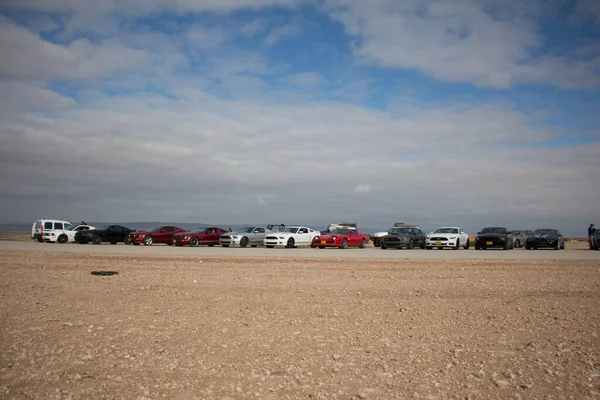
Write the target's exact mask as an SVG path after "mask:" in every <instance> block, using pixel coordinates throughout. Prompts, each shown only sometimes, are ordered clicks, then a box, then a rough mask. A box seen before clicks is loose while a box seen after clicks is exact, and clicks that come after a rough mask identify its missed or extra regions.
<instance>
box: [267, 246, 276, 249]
mask: <svg viewBox="0 0 600 400" xmlns="http://www.w3.org/2000/svg"><path fill="white" fill-rule="evenodd" d="M265 247H266V248H267V249H272V248H273V247H275V246H265Z"/></svg>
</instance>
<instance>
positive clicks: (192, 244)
mask: <svg viewBox="0 0 600 400" xmlns="http://www.w3.org/2000/svg"><path fill="white" fill-rule="evenodd" d="M199 243H200V241H199V240H198V238H197V237H193V238H190V247H196V246H198V244H199Z"/></svg>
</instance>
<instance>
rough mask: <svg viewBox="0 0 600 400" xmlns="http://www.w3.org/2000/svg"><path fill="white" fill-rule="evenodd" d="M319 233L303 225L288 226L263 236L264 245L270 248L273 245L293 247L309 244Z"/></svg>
mask: <svg viewBox="0 0 600 400" xmlns="http://www.w3.org/2000/svg"><path fill="white" fill-rule="evenodd" d="M319 235H320V233H319V232H317V231H314V230H312V229H310V228H307V227H305V226H288V227H287V228H283V230H281V231H279V232H276V233H269V234H268V235H267V236H265V240H264V245H265V247H267V248H269V249H272V248H273V247H275V246H278V247H287V248H290V249H291V248H294V247H296V246H309V245H310V244H311V243H312V242H313V239H314V238H315V237H316V236H319Z"/></svg>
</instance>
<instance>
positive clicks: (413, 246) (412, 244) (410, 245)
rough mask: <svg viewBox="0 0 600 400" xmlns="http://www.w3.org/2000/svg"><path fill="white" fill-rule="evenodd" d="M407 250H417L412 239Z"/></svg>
mask: <svg viewBox="0 0 600 400" xmlns="http://www.w3.org/2000/svg"><path fill="white" fill-rule="evenodd" d="M406 248H407V249H409V250H410V249H414V248H415V244H414V242H413V241H412V239H410V240H409V241H408V245H406Z"/></svg>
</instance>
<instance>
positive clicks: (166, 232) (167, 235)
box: [160, 226, 175, 243]
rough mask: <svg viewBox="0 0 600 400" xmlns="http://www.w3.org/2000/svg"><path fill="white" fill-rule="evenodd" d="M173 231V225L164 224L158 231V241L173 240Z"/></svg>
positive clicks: (169, 241)
mask: <svg viewBox="0 0 600 400" xmlns="http://www.w3.org/2000/svg"><path fill="white" fill-rule="evenodd" d="M174 233H175V227H174V226H165V227H164V228H163V229H161V232H160V243H171V242H172V241H173V234H174Z"/></svg>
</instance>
